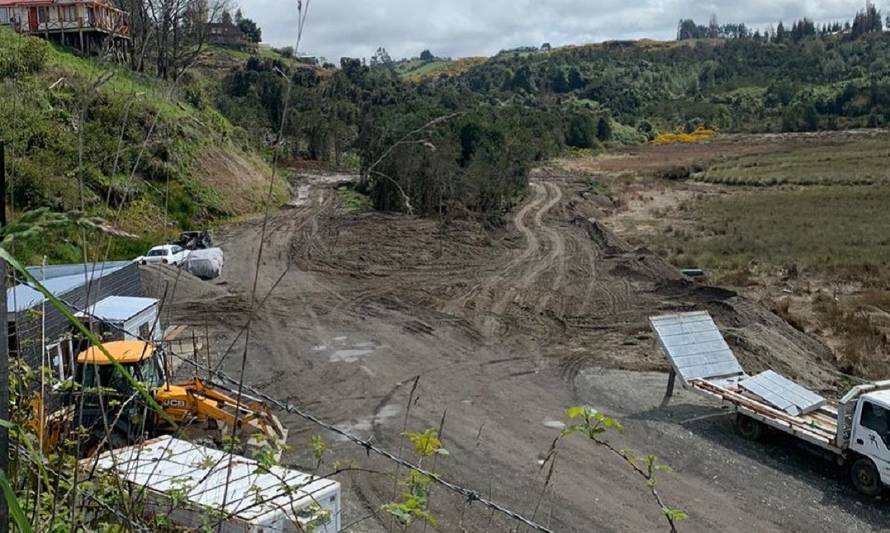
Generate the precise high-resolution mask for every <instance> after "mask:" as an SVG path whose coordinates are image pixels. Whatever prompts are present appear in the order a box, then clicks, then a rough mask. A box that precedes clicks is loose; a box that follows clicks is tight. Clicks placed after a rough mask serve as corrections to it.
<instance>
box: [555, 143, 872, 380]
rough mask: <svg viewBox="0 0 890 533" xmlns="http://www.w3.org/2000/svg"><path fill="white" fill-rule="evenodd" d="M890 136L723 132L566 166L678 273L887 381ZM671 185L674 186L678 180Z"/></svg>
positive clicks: (620, 226) (618, 224)
mask: <svg viewBox="0 0 890 533" xmlns="http://www.w3.org/2000/svg"><path fill="white" fill-rule="evenodd" d="M888 153H890V135H888V134H887V132H884V131H852V132H837V133H819V134H799V135H764V136H750V135H738V136H736V135H727V136H721V137H718V138H717V139H716V140H714V141H712V142H707V143H700V144H695V145H672V146H658V147H656V146H643V147H640V148H637V149H634V150H632V151H629V152H628V153H626V154H623V155H621V156H617V157H616V156H611V157H607V158H600V159H596V160H592V161H591V160H584V161H569V162H565V163H563V166H565V167H567V168H571V169H573V170H575V171H579V172H585V173H587V174H588V175H589V176H591V179H598V180H600V181H601V187H602V188H603V189H604V190H607V191H609V196H610V202H609V203H610V207H609V208H608V209H607V212H608V216H607V220H608V222H609V223H610V224H613V225H614V226H615V228H616V229H617V230H618V231H619V233H620V234H621V235H623V236H624V237H626V238H627V239H629V240H631V241H632V242H635V243H638V244H641V245H645V246H648V247H650V248H651V249H653V250H655V251H656V252H658V253H659V254H660V255H661V256H663V257H665V258H667V259H668V260H669V261H670V262H671V263H672V264H674V265H676V266H678V267H701V268H704V269H705V270H707V271H708V273H709V275H710V280H709V281H710V282H716V283H718V284H720V285H723V286H732V287H735V288H737V289H739V290H741V291H742V292H743V293H744V294H746V295H748V296H749V297H752V298H753V299H755V300H757V301H759V302H761V303H763V304H764V305H766V306H767V307H769V308H770V309H772V310H774V311H776V312H777V313H779V314H780V315H782V316H783V317H784V318H785V319H786V320H788V321H789V322H790V323H792V324H793V325H794V326H795V327H796V328H798V329H800V330H802V331H805V332H807V333H811V334H813V335H815V336H817V337H819V338H820V339H821V340H823V341H824V342H826V343H827V344H828V345H829V346H831V348H832V349H833V351H834V354H835V359H836V363H837V365H838V366H840V367H841V368H843V369H844V370H845V371H847V372H852V373H855V374H858V375H861V376H866V377H869V378H883V377H890V342H888V337H887V334H888V333H890V306H888V305H887V303H888V301H890V292H888V286H890V277H888V276H890V270H888V266H890V232H888V228H890V209H888V208H887V206H890V167H888V166H887V165H886V161H887V160H888ZM677 178H680V179H677Z"/></svg>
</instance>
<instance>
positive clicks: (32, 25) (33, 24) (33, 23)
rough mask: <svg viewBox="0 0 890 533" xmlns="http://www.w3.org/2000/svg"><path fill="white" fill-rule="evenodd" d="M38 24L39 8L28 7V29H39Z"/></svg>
mask: <svg viewBox="0 0 890 533" xmlns="http://www.w3.org/2000/svg"><path fill="white" fill-rule="evenodd" d="M37 24H38V22H37V8H36V7H32V8H30V9H28V30H29V31H37Z"/></svg>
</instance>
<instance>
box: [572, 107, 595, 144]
mask: <svg viewBox="0 0 890 533" xmlns="http://www.w3.org/2000/svg"><path fill="white" fill-rule="evenodd" d="M596 140H597V124H596V122H595V121H594V120H593V117H591V116H590V115H588V114H581V113H579V114H576V115H573V116H572V117H571V118H570V119H569V127H568V130H567V131H566V144H567V145H569V146H573V147H575V148H591V147H592V146H593V145H594V144H596Z"/></svg>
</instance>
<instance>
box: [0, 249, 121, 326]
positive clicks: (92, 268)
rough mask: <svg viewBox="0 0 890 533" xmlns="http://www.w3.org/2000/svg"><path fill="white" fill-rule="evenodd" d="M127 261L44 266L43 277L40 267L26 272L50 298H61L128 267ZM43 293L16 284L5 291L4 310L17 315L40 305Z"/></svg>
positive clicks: (29, 268)
mask: <svg viewBox="0 0 890 533" xmlns="http://www.w3.org/2000/svg"><path fill="white" fill-rule="evenodd" d="M129 264H130V262H129V261H115V262H109V263H92V264H88V265H86V268H85V267H84V265H83V264H79V265H53V266H47V267H46V275H45V276H44V274H43V267H28V271H29V272H30V273H31V274H32V275H34V277H36V278H37V279H38V280H40V282H41V284H42V285H43V286H44V287H46V289H47V290H48V291H49V292H50V293H52V295H53V296H61V295H63V294H65V293H67V292H69V291H72V290H74V289H76V288H78V287H81V286H83V285H86V284H87V283H91V282H93V281H95V280H98V279H101V278H103V277H105V276H108V275H110V274H113V273H114V272H117V271H118V270H120V269H122V268H124V267H125V266H127V265H129ZM44 300H45V298H44V297H43V294H41V293H40V292H38V291H36V290H34V289H32V288H31V287H29V286H27V285H24V284H19V285H16V286H15V287H10V288H8V289H6V307H7V309H9V312H10V313H21V312H22V311H27V310H28V309H31V308H32V307H35V306H37V305H40V304H41V303H43V301H44Z"/></svg>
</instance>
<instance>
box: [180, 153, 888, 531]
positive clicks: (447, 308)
mask: <svg viewBox="0 0 890 533" xmlns="http://www.w3.org/2000/svg"><path fill="white" fill-rule="evenodd" d="M322 181H323V180H322ZM299 185H305V183H299V184H298V186H299ZM303 190H304V191H305V190H306V189H303ZM596 206H597V201H596V198H593V197H592V196H591V193H590V190H589V189H588V185H587V184H586V182H585V181H584V180H582V179H580V178H576V177H575V176H573V175H571V174H567V173H565V172H560V171H557V170H554V169H542V170H540V171H537V172H536V173H535V175H534V177H533V181H532V184H531V187H530V189H529V193H528V197H527V199H526V201H525V202H524V203H523V204H522V205H521V207H520V208H519V209H518V210H517V211H516V214H515V216H514V217H513V218H512V222H511V223H510V224H509V225H508V226H507V227H505V228H503V229H501V230H483V229H482V228H480V227H478V226H477V225H475V224H473V223H470V222H465V221H464V222H461V221H458V222H450V223H447V224H445V223H438V222H436V221H432V220H425V219H418V218H413V217H407V216H397V215H387V214H380V213H356V212H350V211H347V210H345V209H343V208H342V207H340V205H339V203H338V201H337V197H336V194H335V192H334V191H332V190H329V189H328V188H326V187H325V186H324V184H323V183H321V182H319V181H318V180H316V181H315V182H314V184H313V185H312V187H311V194H310V199H309V200H308V201H303V202H301V203H300V205H297V206H296V207H294V208H290V209H284V210H282V211H280V212H278V213H276V214H275V215H274V216H273V217H272V218H271V220H270V223H269V225H268V229H269V232H268V236H267V239H266V243H265V244H264V250H263V256H262V260H261V261H260V263H259V266H260V269H259V276H258V278H257V284H256V285H257V287H258V290H257V291H256V298H255V299H256V301H257V302H263V303H262V305H261V306H260V307H259V309H258V311H257V312H256V317H255V319H254V320H253V321H252V325H251V328H250V334H249V336H244V335H242V336H240V337H238V338H237V340H235V339H236V333H235V332H236V331H237V330H238V328H240V327H241V326H243V325H244V324H245V322H246V321H247V317H248V315H249V312H248V311H249V309H250V307H251V305H250V295H251V293H252V287H253V285H254V274H255V265H256V257H257V255H256V254H257V252H258V250H259V245H260V243H259V236H260V234H261V228H262V222H261V220H250V221H246V222H243V223H240V224H237V225H233V226H232V227H230V228H228V229H226V230H225V231H224V232H222V233H221V234H220V235H217V240H219V241H220V242H221V243H222V246H223V248H224V250H225V252H226V260H227V263H226V273H225V276H224V279H223V280H222V282H221V283H220V284H219V285H217V286H207V285H206V284H201V283H199V282H195V281H193V280H183V281H181V282H180V285H179V286H178V289H177V292H176V294H175V296H174V303H173V304H172V305H171V306H170V308H169V309H170V312H171V313H172V314H173V319H174V320H179V321H192V322H193V323H198V324H199V323H203V322H207V323H208V324H209V327H210V328H211V329H212V330H213V332H214V334H215V336H216V339H215V341H216V342H215V344H216V345H217V346H219V347H220V351H222V350H223V349H225V347H227V346H229V345H230V344H232V343H233V341H234V344H232V345H233V349H232V350H231V353H230V355H228V356H227V357H226V358H225V360H224V361H223V367H224V368H225V369H226V370H227V371H228V372H229V373H232V374H236V375H237V373H238V371H239V370H240V367H241V359H242V356H243V354H244V353H245V342H246V353H247V365H246V373H245V379H246V380H247V381H248V382H249V383H251V384H254V385H256V386H257V387H259V388H261V389H263V390H264V391H266V392H268V393H269V394H272V395H273V396H275V397H277V398H280V399H282V400H289V401H292V402H297V403H300V404H302V405H304V406H306V407H307V408H309V409H311V410H312V411H314V412H315V413H317V414H318V415H319V416H321V417H323V418H325V419H327V420H331V421H333V422H336V423H337V424H338V425H339V426H340V427H343V428H347V429H349V430H351V431H353V432H356V433H358V434H360V435H362V436H364V437H369V438H372V439H373V441H374V442H376V443H377V444H379V445H381V446H383V447H386V448H388V449H390V450H392V451H399V450H402V451H403V453H404V454H405V455H406V456H407V457H409V458H412V459H414V458H413V457H412V453H411V451H410V450H409V449H408V448H409V447H408V446H405V445H404V443H403V440H402V438H401V437H400V435H401V434H402V433H403V431H404V430H405V429H406V428H407V429H408V430H422V429H425V428H437V427H439V426H440V424H442V426H443V436H444V438H443V440H444V443H445V446H446V448H447V449H448V450H449V452H450V454H449V455H448V456H443V457H440V458H438V459H437V460H436V461H435V463H433V464H430V463H427V464H428V466H430V467H432V468H434V469H435V470H436V471H438V472H440V473H441V475H442V476H443V477H445V478H447V479H449V480H451V481H454V482H456V483H459V484H461V485H465V486H467V487H469V488H472V489H474V490H477V491H478V492H479V493H480V494H483V495H486V496H490V497H491V498H492V499H494V500H496V501H498V502H501V503H502V504H504V505H506V506H508V507H510V508H512V509H514V510H517V511H520V512H522V513H524V514H526V515H528V516H534V517H535V519H536V520H538V521H540V522H542V523H544V524H546V525H548V526H549V527H551V528H552V529H553V530H555V531H577V532H586V531H600V530H603V531H663V530H665V524H664V521H663V518H662V516H661V513H660V510H659V509H658V508H657V506H655V505H654V503H653V502H652V500H651V496H649V495H648V493H647V491H646V487H645V485H644V482H643V480H641V479H640V478H639V477H637V476H636V475H635V474H634V473H633V472H632V471H631V470H630V469H629V468H628V467H627V465H625V464H623V463H622V462H621V461H620V460H617V459H616V458H615V457H614V456H613V455H611V453H610V452H608V451H606V450H604V449H603V448H600V447H597V446H594V445H592V444H591V443H589V442H585V441H584V440H583V439H581V438H578V439H576V440H569V441H566V442H565V443H564V446H563V447H562V451H561V452H560V454H559V458H558V462H557V466H556V469H555V472H554V476H553V478H552V482H551V485H550V486H549V487H548V488H547V490H544V479H545V475H546V473H545V472H542V471H541V469H540V464H539V461H540V460H541V458H542V454H543V452H545V451H546V450H547V449H548V447H549V446H550V443H551V442H552V440H553V438H554V437H555V436H556V434H557V433H558V432H559V428H560V427H562V426H561V422H560V421H561V418H562V415H561V414H562V412H563V410H564V409H565V408H566V407H569V406H573V405H590V406H593V407H595V408H596V409H599V410H601V411H603V412H606V413H609V414H613V415H615V416H616V417H618V418H619V419H620V420H621V421H622V422H623V423H624V425H625V428H626V431H625V433H624V434H620V435H618V434H616V435H614V436H613V437H611V438H612V440H613V441H614V443H615V445H616V446H617V447H619V448H632V449H634V450H636V451H637V452H638V453H640V454H648V453H653V454H656V455H658V456H659V458H661V460H663V461H664V462H666V463H668V464H670V465H671V466H672V467H674V469H675V472H673V473H671V474H665V475H663V478H662V480H661V481H660V482H659V489H660V492H661V494H662V495H663V497H664V498H665V500H666V502H667V503H668V504H669V505H671V506H673V507H678V508H682V509H684V510H686V511H687V512H688V513H689V515H690V518H689V520H688V522H686V523H684V524H683V528H682V529H683V530H684V531H781V530H793V531H812V532H818V531H826V532H827V531H872V530H875V529H881V528H884V527H888V525H890V507H888V505H887V504H886V503H885V502H882V501H869V500H865V499H863V498H860V497H858V496H856V495H855V494H854V493H853V491H852V489H850V488H849V487H848V485H847V484H846V483H844V482H843V481H842V479H841V476H842V474H841V473H840V472H839V471H837V470H836V469H835V468H834V467H833V466H832V465H831V464H830V463H825V462H823V461H821V460H820V459H817V458H814V457H812V456H810V455H808V454H806V453H804V452H802V451H798V450H796V449H794V448H793V447H785V446H780V445H778V444H776V443H764V444H752V443H748V442H745V441H742V440H741V439H740V438H739V437H737V436H736V435H735V434H734V433H733V432H732V429H731V426H730V423H729V419H728V418H727V417H726V416H724V415H723V414H722V413H721V411H720V410H719V409H715V408H714V407H713V406H712V405H709V404H706V403H702V402H701V401H700V400H699V399H697V398H696V397H693V396H690V395H688V394H686V393H683V392H680V393H679V395H678V396H677V397H676V399H675V400H674V402H673V403H672V404H671V405H670V406H669V407H668V408H666V409H659V407H658V406H659V403H660V400H661V396H662V394H663V391H664V385H665V382H666V375H665V374H664V373H663V372H664V370H665V369H666V365H665V363H664V361H663V357H662V356H661V355H660V353H659V352H658V351H657V349H656V347H655V344H654V342H653V340H652V337H651V334H650V333H649V331H648V327H647V322H646V318H647V317H648V316H650V315H652V314H657V313H660V312H665V311H672V310H688V309H707V310H709V311H710V312H711V313H712V314H713V315H714V316H715V317H716V319H717V320H718V322H719V323H720V325H721V327H722V328H723V329H724V331H725V332H726V334H727V337H728V339H729V341H730V342H731V343H732V345H733V347H734V349H735V350H736V352H737V354H738V355H739V358H740V359H741V361H742V363H743V364H744V365H745V366H746V367H747V369H749V370H750V371H758V370H760V369H763V368H765V367H767V366H769V367H771V368H774V369H776V370H777V371H780V372H782V373H784V374H786V375H789V376H791V377H794V378H797V379H801V380H804V381H805V382H808V383H810V384H811V385H813V386H815V387H818V388H823V389H830V388H832V387H833V386H834V384H835V383H834V381H835V380H834V376H833V375H832V373H831V372H830V371H828V370H824V369H823V367H822V366H816V365H817V364H820V365H821V363H820V361H828V360H830V356H829V355H828V353H827V350H826V348H825V347H824V346H822V345H820V344H819V343H818V342H816V341H813V340H812V339H810V338H809V337H807V336H805V335H803V334H801V333H799V332H797V331H796V330H794V329H792V328H790V327H789V326H788V325H787V324H785V323H784V322H783V321H781V320H780V319H778V318H777V317H775V316H774V315H772V314H771V313H769V312H767V311H765V310H764V309H762V308H760V307H759V306H757V305H754V304H753V303H751V302H749V301H747V300H745V299H742V298H740V297H738V296H737V295H735V294H734V293H732V292H730V291H725V290H721V289H714V288H708V287H701V286H697V285H694V284H691V283H689V282H687V281H684V280H683V279H681V277H680V276H679V275H678V274H677V272H676V271H675V270H674V269H673V268H671V267H670V266H669V265H667V264H666V263H664V262H663V261H662V260H661V259H659V258H658V257H655V256H654V255H653V254H651V253H650V252H648V251H647V250H645V249H634V248H632V247H631V246H629V245H627V244H626V243H624V242H623V241H621V240H620V239H618V238H617V237H615V236H614V234H612V233H611V232H610V231H609V230H608V229H607V228H605V227H603V226H602V225H601V224H599V223H598V222H597V221H596V218H597V216H598V210H597V207H596ZM273 287H274V290H272V289H273ZM270 290H271V292H270ZM267 295H268V297H267ZM416 378H417V379H418V383H419V385H418V388H417V390H416V391H415V394H414V396H413V397H412V398H410V399H409V394H410V391H411V388H412V385H413V383H414V380H415V379H416ZM283 420H284V422H285V423H286V424H287V425H288V426H289V427H290V428H291V443H292V444H293V445H294V447H295V451H294V453H293V454H291V455H290V456H288V457H287V462H289V463H290V464H293V465H296V466H304V467H305V466H306V465H308V464H310V463H311V462H312V461H311V457H310V454H309V453H308V452H307V446H306V445H307V442H308V441H309V438H310V437H311V436H312V435H314V434H317V433H319V430H318V428H317V427H314V426H312V425H310V424H307V423H306V422H305V421H303V420H301V419H299V418H296V417H293V416H288V415H285V416H284V417H283ZM322 435H323V436H324V437H325V438H328V439H331V442H332V445H333V450H332V454H331V456H330V457H329V464H330V463H333V461H334V460H335V459H341V460H344V459H348V460H354V461H356V462H357V463H358V464H360V465H361V466H362V467H363V468H365V469H368V470H372V471H376V472H377V473H372V472H361V473H359V472H356V473H353V474H348V475H344V476H342V477H341V480H342V481H343V482H344V483H345V484H346V486H347V488H348V490H347V492H346V494H345V497H346V500H347V503H348V506H347V509H346V516H345V517H344V520H343V523H344V524H350V523H353V522H355V525H353V526H352V527H350V528H349V530H350V531H383V530H385V528H386V526H387V525H388V524H389V523H390V522H389V519H388V518H386V517H385V515H383V514H381V513H380V506H381V505H382V504H383V503H386V502H389V501H392V500H393V499H394V498H395V497H396V493H397V492H398V486H396V485H394V483H393V481H392V479H391V478H390V477H388V475H387V474H392V473H393V472H394V468H393V465H392V464H389V463H386V462H383V461H382V460H379V459H377V458H375V457H373V456H372V457H368V456H366V455H365V453H364V451H363V450H362V449H360V448H356V447H355V446H354V445H352V444H350V443H348V442H344V441H340V440H336V438H334V437H333V436H332V435H325V434H324V433H322ZM431 502H432V503H431V507H432V512H433V514H434V515H435V516H436V518H437V519H438V522H439V524H438V528H437V529H438V530H440V531H462V530H466V531H513V530H514V528H515V527H516V525H517V524H516V523H514V522H512V521H510V520H509V519H506V518H504V517H502V516H500V515H497V514H492V513H491V512H490V511H488V510H486V509H484V508H482V507H480V506H479V505H478V504H472V503H468V502H466V501H465V500H464V499H462V498H459V497H456V496H452V495H449V494H448V493H446V492H445V491H444V490H443V489H438V488H437V489H435V490H434V491H433V494H432V497H431ZM417 529H418V530H419V529H423V528H422V527H420V528H417Z"/></svg>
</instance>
